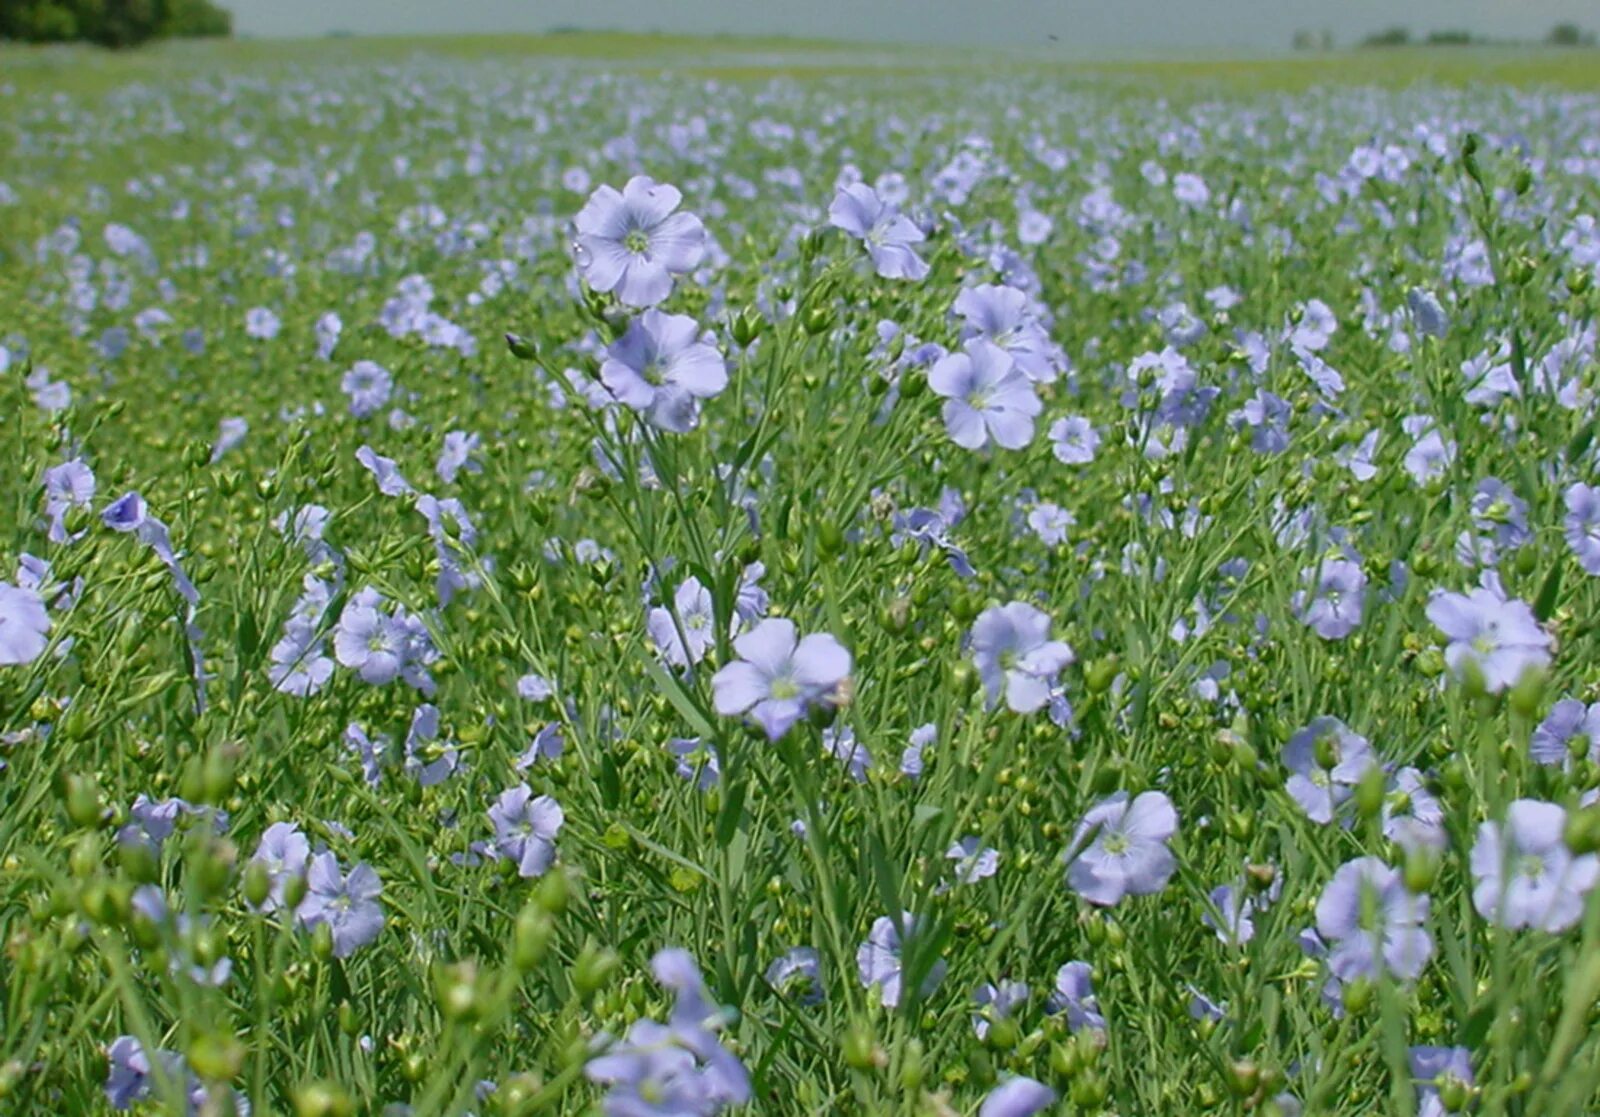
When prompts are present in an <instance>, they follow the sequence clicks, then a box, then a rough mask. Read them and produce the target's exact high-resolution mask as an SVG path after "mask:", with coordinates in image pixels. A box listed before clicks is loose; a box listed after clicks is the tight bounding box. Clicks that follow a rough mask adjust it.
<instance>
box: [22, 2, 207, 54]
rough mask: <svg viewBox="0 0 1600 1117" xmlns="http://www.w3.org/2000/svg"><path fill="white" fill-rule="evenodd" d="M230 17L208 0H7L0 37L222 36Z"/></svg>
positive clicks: (123, 41) (130, 41) (101, 40)
mask: <svg viewBox="0 0 1600 1117" xmlns="http://www.w3.org/2000/svg"><path fill="white" fill-rule="evenodd" d="M232 33H233V16H232V15H231V14H230V13H229V12H228V11H227V10H226V9H223V8H219V7H218V6H217V5H215V4H213V3H211V0H7V3H6V4H5V5H3V6H0V39H14V40H17V41H19V42H25V43H63V42H88V43H95V44H97V45H99V46H103V47H112V48H122V47H132V46H138V45H139V44H140V43H144V42H147V41H149V40H152V39H164V38H208V37H226V36H228V35H231V34H232Z"/></svg>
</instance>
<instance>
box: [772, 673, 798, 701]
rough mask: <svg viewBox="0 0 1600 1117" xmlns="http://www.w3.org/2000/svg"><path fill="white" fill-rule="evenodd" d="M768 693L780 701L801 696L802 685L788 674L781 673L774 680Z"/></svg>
mask: <svg viewBox="0 0 1600 1117" xmlns="http://www.w3.org/2000/svg"><path fill="white" fill-rule="evenodd" d="M767 693H768V694H769V695H770V696H771V697H773V698H776V699H778V701H780V702H784V701H788V700H789V699H791V698H798V697H800V686H799V684H797V683H796V682H795V681H794V680H793V679H791V678H789V677H788V676H787V675H780V676H779V677H778V678H776V679H773V680H772V685H771V686H769V687H768V688H767Z"/></svg>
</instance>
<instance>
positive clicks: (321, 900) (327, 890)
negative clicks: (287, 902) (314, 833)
mask: <svg viewBox="0 0 1600 1117" xmlns="http://www.w3.org/2000/svg"><path fill="white" fill-rule="evenodd" d="M306 884H307V886H308V891H307V893H306V898H305V900H304V901H302V902H301V904H300V907H299V908H298V909H296V911H295V915H296V916H298V917H299V919H300V922H301V923H303V924H304V925H305V926H307V927H315V926H317V925H318V924H322V923H326V924H327V925H328V929H329V930H330V931H332V932H333V953H334V957H336V958H348V957H350V955H352V954H354V953H355V952H356V951H357V950H360V949H361V948H362V947H363V946H366V945H367V944H368V943H370V942H372V941H373V940H374V939H376V938H377V937H378V935H379V934H380V933H381V932H382V931H383V905H382V904H380V903H379V902H378V897H379V896H380V895H381V894H382V892H383V883H382V882H381V881H380V880H379V879H378V874H377V873H375V872H374V871H373V870H372V866H370V865H367V864H366V863H364V862H363V863H361V864H358V865H356V866H355V868H353V869H351V870H350V874H349V876H346V875H345V874H344V873H343V872H341V871H340V869H339V859H338V858H337V857H335V856H334V855H333V853H332V852H329V851H324V852H322V853H319V854H317V855H316V856H315V857H313V858H312V859H311V867H310V869H309V871H308V872H307V873H306Z"/></svg>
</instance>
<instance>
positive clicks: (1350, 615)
mask: <svg viewBox="0 0 1600 1117" xmlns="http://www.w3.org/2000/svg"><path fill="white" fill-rule="evenodd" d="M1300 577H1301V578H1302V579H1303V580H1305V581H1306V582H1308V583H1310V584H1311V586H1312V589H1311V591H1310V592H1311V600H1310V601H1309V602H1307V601H1306V600H1305V596H1306V595H1305V594H1304V593H1301V594H1299V595H1297V597H1296V606H1295V607H1296V608H1298V609H1299V610H1300V619H1301V620H1302V621H1304V622H1305V624H1306V627H1308V628H1310V629H1311V630H1312V631H1313V632H1315V633H1316V634H1317V635H1318V636H1320V637H1322V638H1323V639H1324V640H1343V639H1344V638H1345V637H1346V636H1348V635H1350V634H1351V633H1352V632H1354V631H1355V630H1356V629H1357V628H1359V627H1360V626H1361V613H1362V610H1363V609H1364V608H1365V607H1366V600H1367V575H1366V572H1365V571H1363V570H1362V569H1361V564H1360V563H1359V562H1351V561H1350V560H1349V559H1329V560H1327V561H1325V562H1323V563H1321V564H1320V565H1318V566H1310V567H1307V568H1305V569H1304V570H1302V571H1301V572H1300Z"/></svg>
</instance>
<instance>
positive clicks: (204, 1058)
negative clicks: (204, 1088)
mask: <svg viewBox="0 0 1600 1117" xmlns="http://www.w3.org/2000/svg"><path fill="white" fill-rule="evenodd" d="M244 1055H245V1051H244V1044H242V1043H240V1042H239V1040H238V1038H237V1037H236V1036H234V1035H233V1034H232V1033H229V1032H216V1031H208V1032H202V1033H201V1034H200V1035H198V1036H196V1037H195V1038H194V1041H193V1042H192V1043H190V1044H189V1050H188V1058H189V1067H190V1069H191V1070H193V1071H194V1072H195V1074H197V1075H199V1076H200V1080H201V1081H202V1082H231V1081H233V1080H234V1079H235V1078H237V1077H238V1076H239V1071H240V1070H241V1069H242V1068H243V1066H244Z"/></svg>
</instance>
